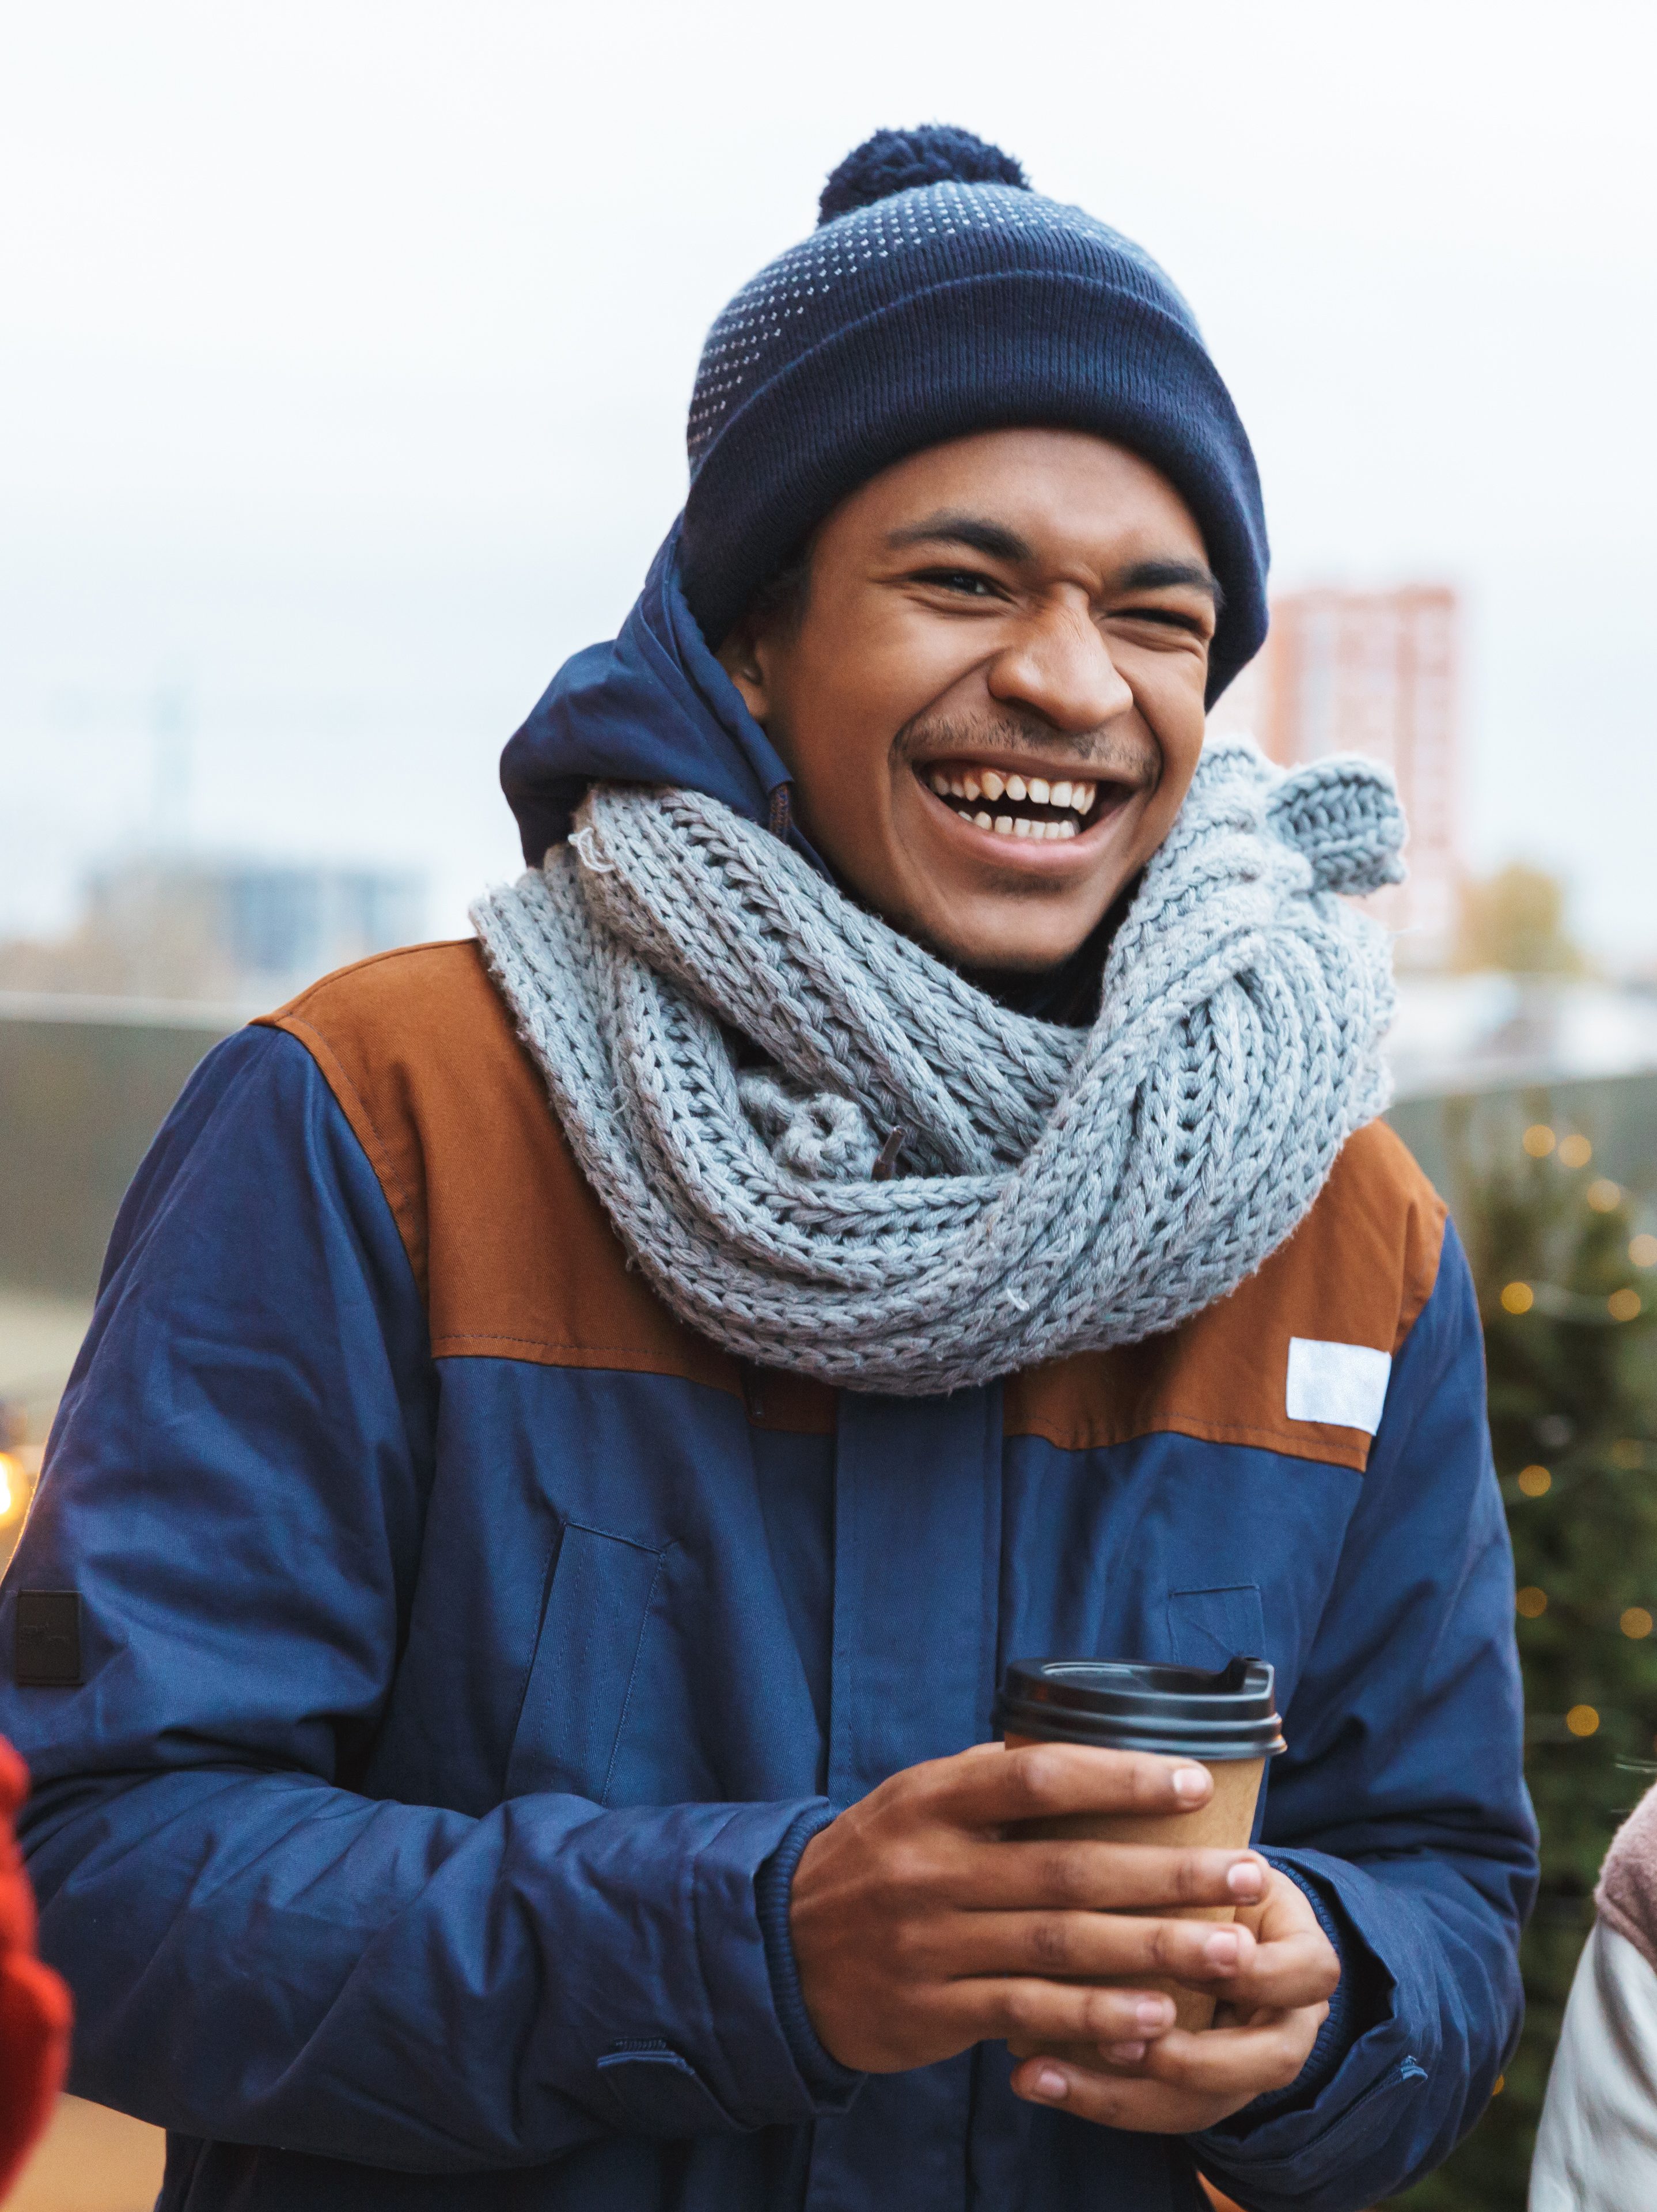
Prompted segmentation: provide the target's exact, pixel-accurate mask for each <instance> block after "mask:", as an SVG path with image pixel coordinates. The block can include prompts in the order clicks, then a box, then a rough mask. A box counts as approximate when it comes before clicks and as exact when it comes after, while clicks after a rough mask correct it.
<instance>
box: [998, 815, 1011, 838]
mask: <svg viewBox="0 0 1657 2212" xmlns="http://www.w3.org/2000/svg"><path fill="white" fill-rule="evenodd" d="M995 834H996V836H998V837H1011V835H1012V817H1011V814H998V815H997V816H996V817H995Z"/></svg>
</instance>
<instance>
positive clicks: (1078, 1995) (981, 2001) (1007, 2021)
mask: <svg viewBox="0 0 1657 2212" xmlns="http://www.w3.org/2000/svg"><path fill="white" fill-rule="evenodd" d="M944 2005H945V2007H946V2008H947V2010H948V2013H949V2015H950V2024H951V2027H953V2028H954V2029H955V2030H956V2032H958V2033H960V2035H961V2039H962V2045H963V2047H964V2045H966V2044H968V2043H982V2042H990V2043H1010V2044H1011V2045H1014V2046H1015V2048H1018V2049H1023V2050H1029V2049H1031V2048H1032V2047H1033V2046H1035V2045H1041V2044H1045V2043H1075V2044H1085V2045H1089V2047H1091V2048H1094V2049H1097V2048H1098V2047H1099V2046H1100V2045H1104V2044H1110V2045H1115V2046H1121V2045H1133V2046H1134V2047H1135V2048H1136V2049H1138V2048H1139V2047H1140V2046H1142V2045H1143V2046H1144V2047H1146V2048H1148V2047H1149V2045H1150V2042H1151V2041H1152V2040H1153V2039H1155V2038H1156V2037H1159V2036H1162V2035H1166V2034H1168V2033H1170V2032H1171V2031H1172V2030H1173V2027H1174V2000H1173V1999H1172V1998H1171V1997H1167V1996H1162V1995H1161V1994H1160V1993H1159V1992H1158V1991H1156V1990H1135V1989H1101V1988H1099V1987H1098V1986H1097V1985H1096V1984H1089V1983H1077V1984H1065V1983H1062V1982H1047V1981H1041V1980H1038V1979H1035V1978H1024V1977H1020V1976H1016V1975H998V1976H992V1977H990V1978H986V1979H984V1980H974V1981H962V1982H956V1984H953V1985H952V1987H951V1989H950V1992H949V1994H948V1996H947V1997H946V1998H945V1999H944Z"/></svg>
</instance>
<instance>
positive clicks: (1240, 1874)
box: [1225, 1859, 1266, 1897]
mask: <svg viewBox="0 0 1657 2212" xmlns="http://www.w3.org/2000/svg"><path fill="white" fill-rule="evenodd" d="M1225 1886H1226V1887H1227V1888H1228V1889H1229V1891H1230V1892H1231V1894H1232V1895H1233V1897H1258V1896H1259V1893H1260V1891H1261V1890H1262V1889H1263V1888H1264V1887H1265V1886H1266V1877H1265V1873H1264V1870H1263V1869H1262V1868H1261V1866H1260V1863H1259V1860H1258V1859H1239V1860H1238V1862H1237V1863H1236V1865H1235V1866H1234V1867H1233V1868H1232V1869H1230V1871H1229V1873H1228V1874H1227V1875H1226V1878H1225Z"/></svg>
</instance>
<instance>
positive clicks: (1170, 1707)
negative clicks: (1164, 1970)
mask: <svg viewBox="0 0 1657 2212" xmlns="http://www.w3.org/2000/svg"><path fill="white" fill-rule="evenodd" d="M1272 1686H1273V1675H1272V1668H1270V1667H1269V1666H1268V1665H1267V1664H1266V1662H1265V1661H1264V1660H1263V1659H1234V1660H1233V1661H1232V1662H1231V1663H1230V1665H1229V1667H1225V1668H1221V1669H1220V1670H1219V1671H1218V1672H1217V1673H1213V1674H1211V1673H1209V1672H1207V1671H1206V1670H1205V1669H1204V1668H1199V1667H1162V1666H1156V1665H1150V1664H1144V1663H1141V1662H1136V1661H1133V1660H1125V1659H1046V1660H1016V1661H1015V1662H1013V1664H1012V1665H1011V1666H1010V1667H1009V1668H1008V1669H1007V1676H1006V1680H1005V1683H1004V1684H1003V1686H1002V1691H1001V1695H1000V1698H999V1699H998V1701H997V1705H996V1713H995V1718H996V1725H997V1726H998V1729H1000V1731H1001V1734H1002V1735H1003V1737H1004V1739H1005V1742H1006V1745H1007V1747H1008V1749H1009V1750H1010V1751H1011V1750H1016V1749H1017V1747H1019V1746H1020V1745H1021V1744H1029V1743H1085V1744H1091V1745H1095V1746H1097V1747H1100V1748H1102V1749H1103V1750H1107V1751H1151V1752H1158V1753H1164V1754H1168V1755H1172V1756H1174V1757H1177V1758H1184V1759H1192V1760H1193V1761H1195V1762H1196V1763H1197V1764H1199V1765H1203V1766H1205V1767H1206V1768H1207V1769H1208V1771H1209V1772H1210V1773H1211V1775H1212V1776H1213V1778H1214V1790H1213V1794H1212V1796H1211V1797H1210V1798H1209V1800H1208V1802H1207V1803H1206V1804H1205V1805H1203V1806H1201V1807H1199V1808H1197V1809H1196V1810H1195V1811H1193V1812H1190V1813H1156V1814H1145V1813H1076V1814H1069V1815H1067V1816H1065V1818H1063V1819H1060V1820H1029V1821H1025V1822H1023V1824H1022V1825H1021V1826H1019V1828H1018V1829H1017V1833H1018V1834H1019V1835H1021V1836H1029V1837H1037V1838H1040V1837H1056V1838H1078V1839H1081V1840H1085V1841H1090V1842H1103V1843H1115V1844H1161V1845H1166V1846H1168V1847H1169V1848H1171V1849H1174V1850H1202V1849H1219V1850H1241V1849H1243V1848H1244V1846H1246V1845H1247V1843H1248V1842H1249V1840H1250V1838H1251V1837H1252V1836H1253V1832H1254V1814H1255V1811H1256V1808H1257V1807H1258V1804H1259V1794H1260V1781H1261V1778H1262V1776H1263V1775H1264V1773H1265V1771H1266V1760H1267V1759H1270V1758H1272V1756H1273V1755H1274V1754H1275V1753H1278V1752H1280V1751H1282V1750H1283V1749H1284V1741H1283V1735H1282V1731H1281V1723H1279V1721H1278V1715H1277V1712H1276V1711H1275V1710H1274V1708H1273V1703H1272ZM1101 1910H1102V1911H1127V1912H1130V1913H1132V1914H1133V1915H1134V1916H1135V1917H1140V1918H1144V1919H1151V1920H1213V1921H1227V1920H1233V1919H1235V1917H1236V1908H1235V1905H1135V1906H1128V1907H1112V1906H1104V1907H1102V1908H1101ZM1113 1984H1114V1985H1115V1986H1118V1987H1126V1988H1130V1989H1148V1990H1163V1991H1165V1992H1166V1993H1167V1994H1168V1996H1171V1997H1172V1998H1173V2000H1174V2025H1175V2026H1176V2027H1183V2028H1190V2029H1193V2030H1197V2029H1202V2028H1205V2027H1211V2026H1212V2025H1213V2021H1214V2009H1215V2006H1216V2004H1217V1997H1216V1996H1214V1995H1213V1994H1212V1993H1211V1992H1210V1991H1207V1990H1193V1989H1187V1987H1186V1986H1185V1985H1184V1984H1182V1983H1179V1982H1174V1981H1172V1980H1169V1979H1168V1978H1165V1977H1162V1976H1158V1975H1126V1974H1124V1975H1111V1976H1108V1977H1106V1978H1105V1982H1104V1984H1103V1986H1111V1985H1113ZM1015 2049H1016V2052H1017V2056H1018V2057H1022V2058H1028V2057H1033V2056H1034V2055H1035V2053H1036V2052H1037V2051H1041V2052H1044V2053H1047V2054H1050V2055H1052V2056H1053V2057H1065V2058H1071V2059H1074V2060H1075V2061H1076V2062H1077V2063H1078V2064H1081V2065H1088V2064H1089V2063H1091V2064H1097V2063H1098V2056H1099V2054H1098V2051H1097V2050H1096V2047H1095V2045H1092V2044H1081V2045H1059V2044H1033V2045H1029V2047H1028V2048H1023V2047H1018V2046H1015Z"/></svg>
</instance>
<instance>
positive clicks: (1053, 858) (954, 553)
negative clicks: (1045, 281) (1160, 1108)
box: [719, 430, 1217, 970]
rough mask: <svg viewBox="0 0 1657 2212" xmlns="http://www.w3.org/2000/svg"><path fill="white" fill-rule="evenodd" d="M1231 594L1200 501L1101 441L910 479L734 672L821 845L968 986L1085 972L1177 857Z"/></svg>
mask: <svg viewBox="0 0 1657 2212" xmlns="http://www.w3.org/2000/svg"><path fill="white" fill-rule="evenodd" d="M1216 611H1217V586H1216V584H1215V582H1214V580H1213V578H1212V576H1211V574H1210V572H1209V568H1208V561H1207V554H1206V550H1205V547H1204V544H1203V541H1202V538H1201V535H1200V533H1199V531H1198V528H1197V526H1196V524H1195V523H1194V522H1193V520H1192V518H1191V515H1190V513H1188V511H1187V508H1186V506H1185V503H1184V501H1182V500H1181V497H1180V495H1179V494H1178V493H1177V492H1176V491H1175V490H1174V488H1173V486H1172V485H1171V484H1169V483H1168V482H1167V480H1166V479H1165V478H1164V477H1161V476H1159V475H1158V474H1157V472H1156V470H1155V469H1154V468H1152V467H1151V466H1150V464H1149V463H1148V462H1145V461H1142V460H1140V459H1138V458H1137V457H1136V456H1135V455H1133V454H1132V453H1127V452H1126V451H1124V449H1123V448H1122V447H1120V446H1113V445H1108V444H1107V443H1106V441H1104V440H1103V439H1102V438H1096V437H1092V436H1090V435H1088V434H1087V433H1085V432H1082V431H1071V430H994V431H989V432H986V433H985V434H983V435H980V436H977V437H972V438H962V439H958V440H956V441H955V442H953V443H952V444H950V445H947V446H936V447H932V448H931V450H929V451H928V452H926V453H916V454H913V455H912V456H911V457H910V458H909V459H907V460H903V461H900V462H898V463H897V464H896V465H895V466H894V467H892V468H889V469H888V470H886V471H884V473H883V474H882V475H880V476H877V477H875V478H874V479H873V480H872V481H871V483H866V484H865V485H863V486H862V487H861V489H859V490H858V491H856V492H854V493H853V494H852V495H851V496H850V498H848V499H847V500H846V501H843V502H842V504H841V506H839V507H836V508H835V511H834V513H832V514H831V515H830V516H829V519H828V520H827V521H826V522H825V523H823V525H822V527H821V528H820V530H819V531H818V532H817V534H816V538H815V540H814V542H813V544H812V548H811V560H810V587H809V590H808V591H807V592H806V594H805V599H804V607H803V609H798V608H797V609H795V610H793V611H788V612H785V613H784V614H782V615H780V616H779V617H776V618H775V619H774V620H770V621H768V622H761V623H749V624H746V625H744V626H743V627H742V628H741V629H738V630H737V632H735V633H734V634H733V635H732V636H731V638H730V639H728V640H727V641H726V642H725V646H724V647H723V648H722V649H721V652H720V655H719V658H720V659H721V660H722V661H723V662H724V664H725V667H726V668H727V669H728V670H729V671H730V673H731V677H732V678H733V679H734V681H735V682H736V684H737V688H738V690H740V691H741V693H742V695H743V696H744V700H745V701H746V702H747V704H748V706H749V708H750V711H751V712H752V714H754V717H755V719H756V720H757V721H758V722H760V723H761V724H762V726H763V727H764V729H765V730H766V732H767V733H768V736H769V737H770V738H771V741H772V743H773V744H774V745H775V746H776V748H777V750H778V752H779V753H780V755H781V756H782V757H783V759H784V761H785V762H786V764H787V766H788V768H789V769H790V771H791V773H792V775H793V777H794V779H795V787H796V798H797V806H796V811H797V813H798V818H799V822H800V826H801V828H802V829H804V833H805V835H806V836H808V837H809V838H810V840H811V842H812V843H813V844H814V845H815V846H816V848H817V850H818V851H819V852H820V853H822V854H823V856H824V858H825V859H826V860H828V861H829V863H830V864H831V866H833V867H834V868H835V871H836V872H837V873H838V874H839V875H840V877H841V878H842V880H843V881H844V882H846V883H847V884H849V885H850V886H851V888H852V889H853V890H854V891H855V892H856V894H857V895H858V896H859V898H861V899H862V900H864V901H865V902H866V903H867V904H868V905H869V906H871V907H872V908H874V909H875V910H876V912H877V913H879V914H881V915H884V916H885V918H886V920H887V921H889V922H891V923H892V924H893V925H894V927H896V928H898V929H901V930H903V931H905V932H906V933H908V934H909V935H911V936H913V937H915V938H918V939H920V940H921V941H922V942H923V943H925V944H926V945H931V946H932V948H933V949H934V950H935V951H938V952H940V953H942V954H943V955H944V957H946V958H948V959H950V960H954V961H956V962H958V963H960V964H962V966H964V967H968V968H977V969H1023V970H1033V969H1042V968H1047V967H1051V966H1053V965H1055V964H1056V963H1058V962H1059V961H1062V960H1064V959H1065V957H1067V956H1068V955H1069V954H1070V953H1071V952H1073V951H1075V950H1076V949H1077V946H1078V945H1080V944H1081V943H1082V942H1083V939H1085V938H1086V937H1087V936H1088V935H1089V933H1090V932H1091V931H1092V930H1093V929H1094V927H1096V924H1097V923H1098V922H1099V921H1101V920H1102V917H1103V916H1104V915H1105V914H1106V913H1107V912H1108V909H1109V908H1110V907H1111V905H1112V903H1113V902H1114V900H1115V898H1116V896H1117V895H1118V894H1119V892H1120V890H1122V889H1123V887H1124V885H1125V884H1127V883H1128V882H1130V881H1131V880H1132V878H1133V877H1134V876H1135V875H1136V874H1137V873H1138V871H1139V870H1140V869H1141V868H1142V867H1143V866H1144V864H1145V862H1146V861H1147V860H1149V859H1150V855H1151V854H1153V853H1154V852H1155V851H1156V848H1157V847H1158V846H1159V845H1160V844H1161V843H1162V840H1163V838H1164V837H1165V836H1167V835H1168V829H1169V827H1170V826H1171V824H1172V823H1173V821H1174V816H1175V815H1176V814H1177V813H1178V811H1179V809H1180V804H1181V800H1182V799H1184V797H1185V794H1186V791H1187V787H1188V786H1189V785H1190V782H1191V777H1192V773H1193V770H1194V769H1195V768H1196V765H1197V757H1198V755H1199V752H1200V751H1201V750H1202V742H1203V696H1204V690H1205V685H1206V682H1207V677H1208V653H1209V646H1210V643H1211V641H1212V638H1213V635H1214V621H1215V615H1216Z"/></svg>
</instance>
